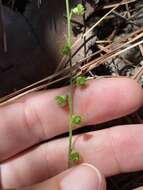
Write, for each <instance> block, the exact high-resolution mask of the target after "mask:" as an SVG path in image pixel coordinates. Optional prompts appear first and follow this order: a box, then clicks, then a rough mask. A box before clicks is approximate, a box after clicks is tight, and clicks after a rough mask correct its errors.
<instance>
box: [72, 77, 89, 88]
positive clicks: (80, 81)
mask: <svg viewBox="0 0 143 190" xmlns="http://www.w3.org/2000/svg"><path fill="white" fill-rule="evenodd" d="M86 80H87V79H86V77H84V76H79V77H77V78H76V79H75V84H76V86H78V87H81V86H84V85H85V84H86Z"/></svg>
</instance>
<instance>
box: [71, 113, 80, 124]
mask: <svg viewBox="0 0 143 190" xmlns="http://www.w3.org/2000/svg"><path fill="white" fill-rule="evenodd" d="M80 123H81V116H80V115H72V117H71V124H72V125H79V124H80Z"/></svg>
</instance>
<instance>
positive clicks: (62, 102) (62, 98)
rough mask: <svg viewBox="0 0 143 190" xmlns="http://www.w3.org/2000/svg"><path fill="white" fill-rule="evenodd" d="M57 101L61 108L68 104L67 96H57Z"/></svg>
mask: <svg viewBox="0 0 143 190" xmlns="http://www.w3.org/2000/svg"><path fill="white" fill-rule="evenodd" d="M55 99H56V102H57V104H58V105H60V106H61V107H64V106H65V105H66V103H67V97H66V96H65V95H61V96H56V98H55Z"/></svg>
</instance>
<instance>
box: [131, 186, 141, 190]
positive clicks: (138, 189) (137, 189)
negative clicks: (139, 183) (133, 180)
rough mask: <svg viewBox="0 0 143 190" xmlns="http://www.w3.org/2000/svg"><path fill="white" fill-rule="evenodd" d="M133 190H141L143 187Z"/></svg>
mask: <svg viewBox="0 0 143 190" xmlns="http://www.w3.org/2000/svg"><path fill="white" fill-rule="evenodd" d="M133 190H143V187H138V188H135V189H133Z"/></svg>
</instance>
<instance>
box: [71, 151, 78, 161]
mask: <svg viewBox="0 0 143 190" xmlns="http://www.w3.org/2000/svg"><path fill="white" fill-rule="evenodd" d="M70 160H71V161H78V160H80V154H79V152H77V151H75V150H72V151H71V153H70Z"/></svg>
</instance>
